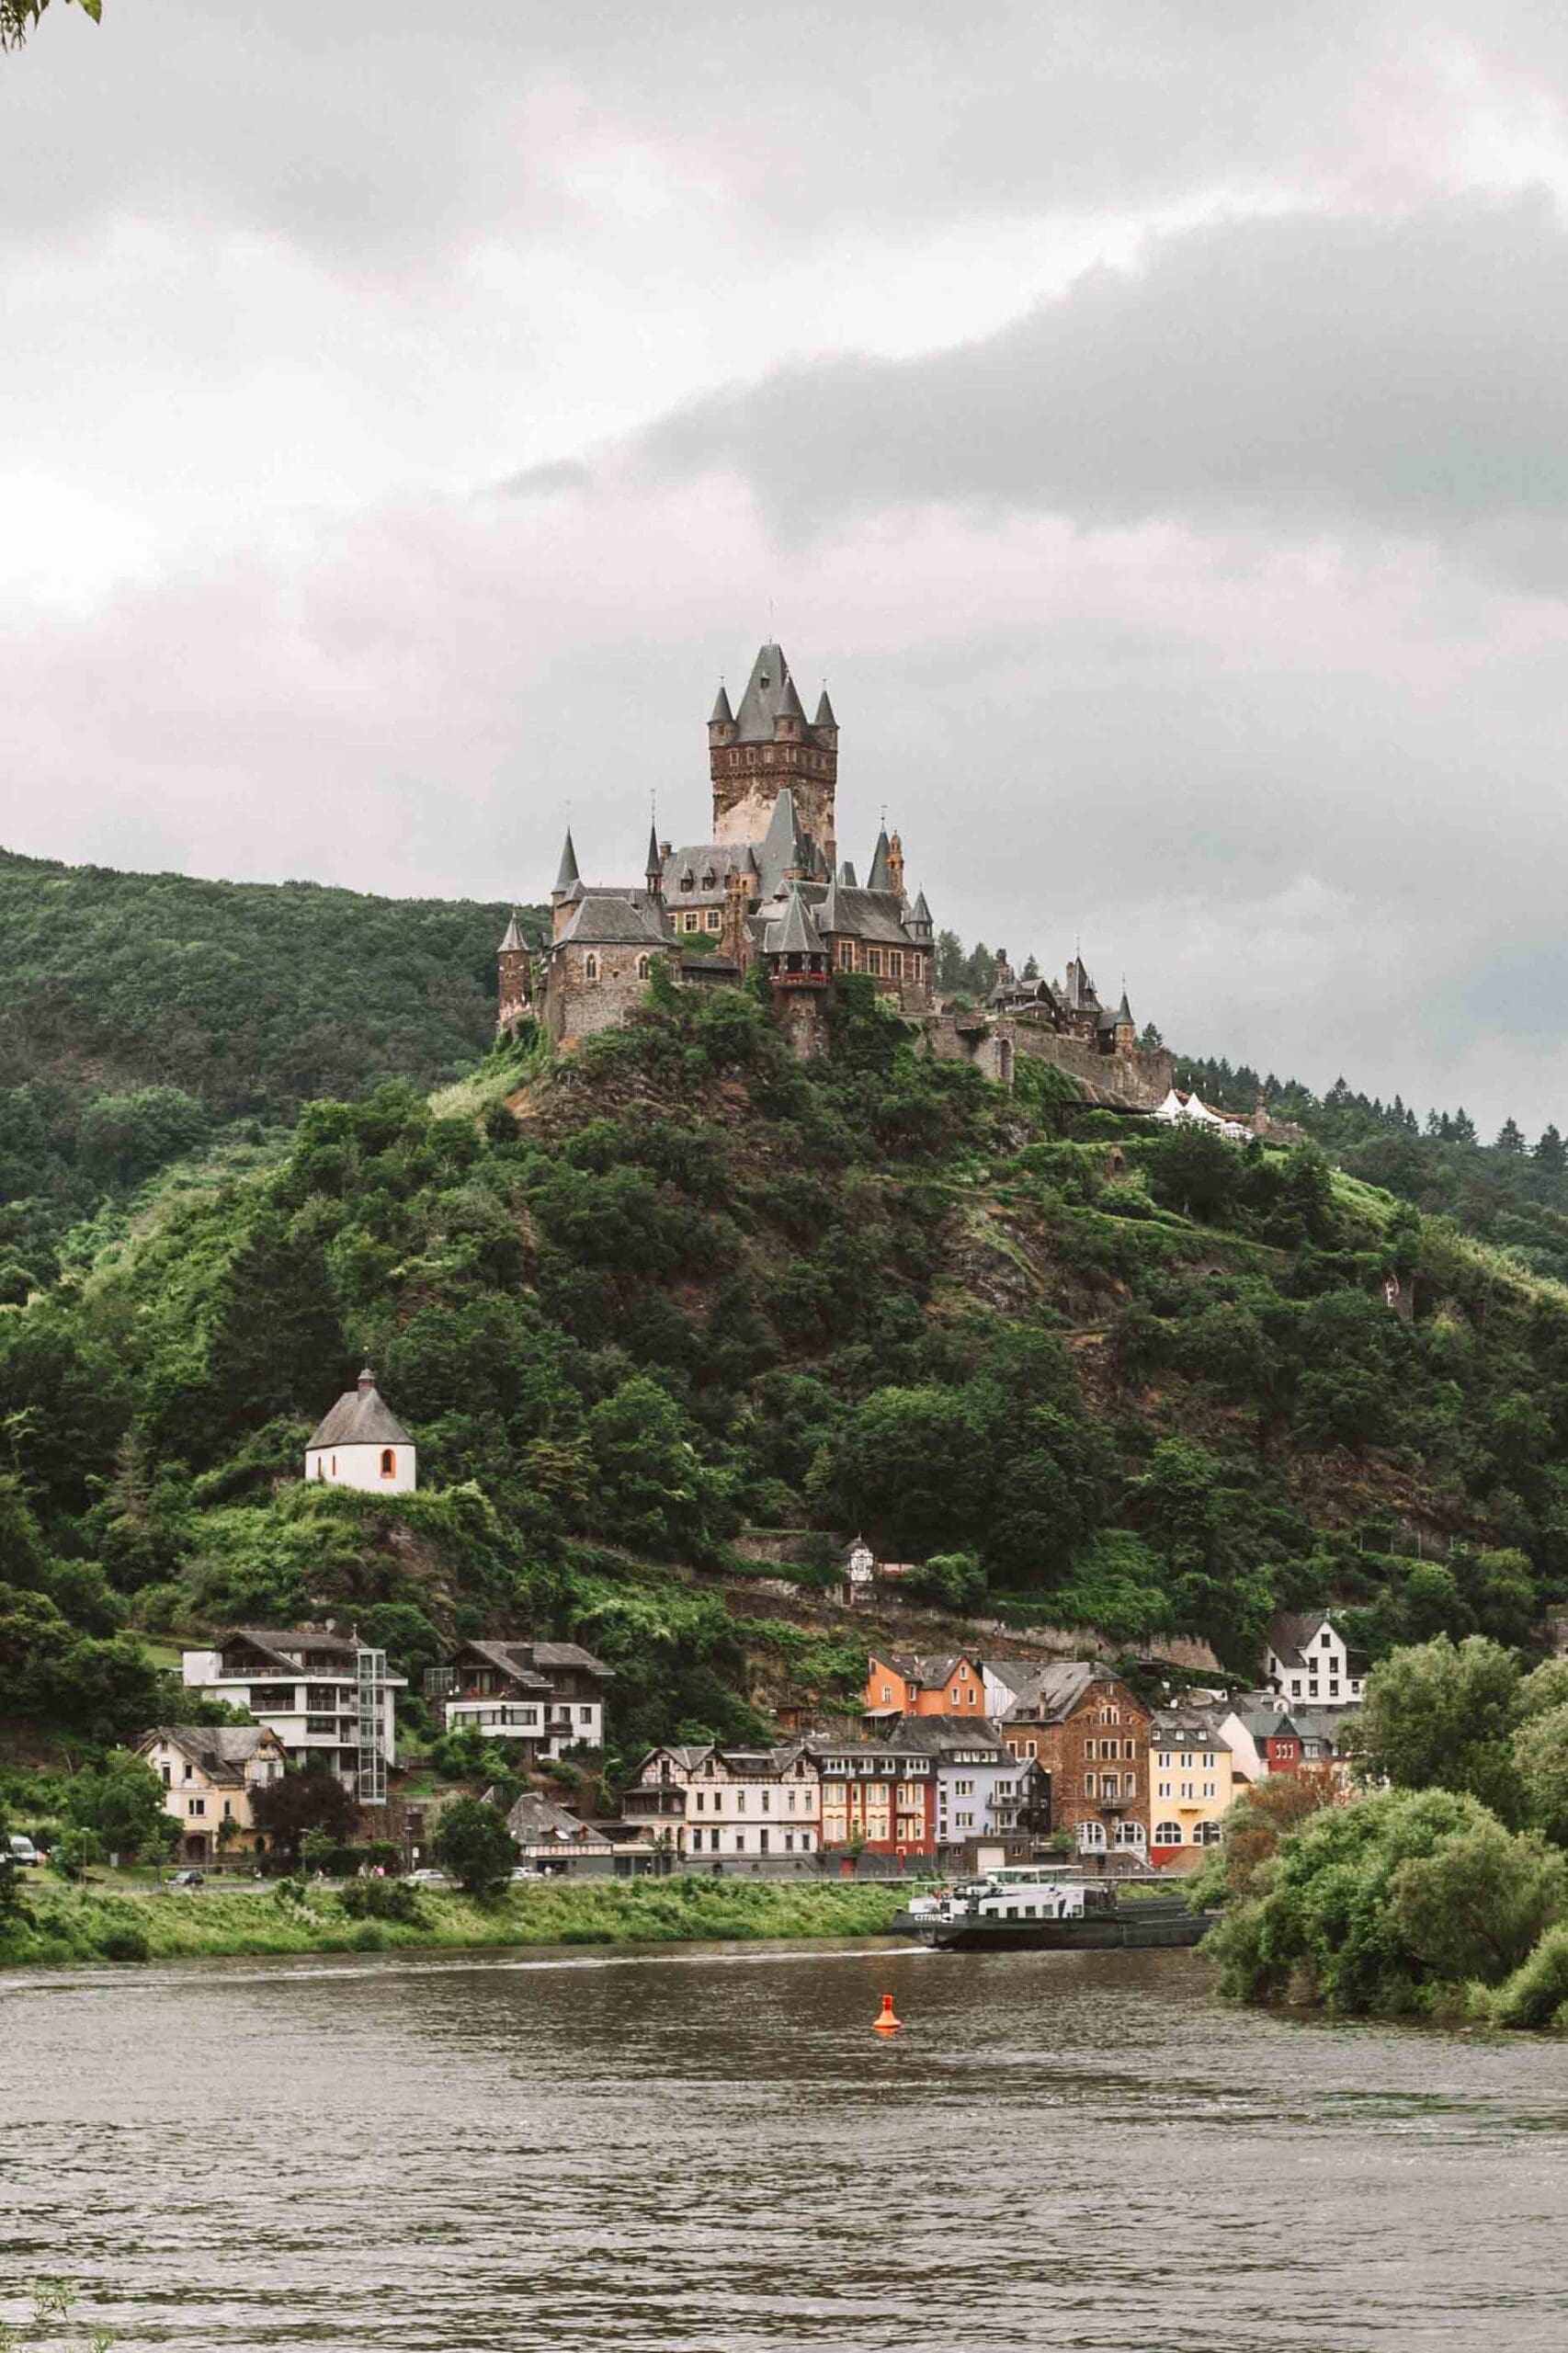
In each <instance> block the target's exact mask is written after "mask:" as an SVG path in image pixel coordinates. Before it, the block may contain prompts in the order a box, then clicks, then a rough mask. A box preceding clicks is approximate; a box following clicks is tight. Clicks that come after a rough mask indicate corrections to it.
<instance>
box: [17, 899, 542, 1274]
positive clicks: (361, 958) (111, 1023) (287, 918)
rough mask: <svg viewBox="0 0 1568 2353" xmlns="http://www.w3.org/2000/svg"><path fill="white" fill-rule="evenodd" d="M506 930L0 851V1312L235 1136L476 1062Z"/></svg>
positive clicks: (462, 904)
mask: <svg viewBox="0 0 1568 2353" xmlns="http://www.w3.org/2000/svg"><path fill="white" fill-rule="evenodd" d="M508 912H509V910H508V909H506V908H505V907H502V906H499V905H485V904H476V903H475V902H472V901H465V900H440V899H413V900H398V899H377V898H370V897H367V896H365V895H364V894H363V893H361V892H354V891H335V890H326V889H324V888H323V887H322V886H320V885H319V884H316V883H312V882H284V883H277V884H272V883H243V882H204V881H193V880H192V879H191V878H189V877H188V876H186V875H179V874H119V873H115V872H113V871H111V870H109V869H108V868H105V867H93V866H89V867H67V866H61V865H57V864H54V863H52V862H51V861H49V860H47V859H40V858H19V857H17V856H14V855H12V854H10V853H8V852H0V1298H4V1297H7V1296H8V1297H12V1298H16V1297H18V1296H23V1295H25V1289H26V1280H27V1279H28V1277H29V1276H30V1277H33V1278H36V1277H38V1276H40V1275H46V1274H47V1273H48V1272H50V1271H51V1266H52V1257H51V1253H52V1250H53V1246H54V1245H55V1243H56V1241H57V1240H58V1237H59V1235H60V1234H61V1233H62V1231H63V1230H64V1229H65V1227H66V1226H68V1225H69V1224H70V1223H72V1222H74V1220H75V1219H77V1218H79V1217H82V1216H85V1215H86V1214H88V1213H89V1212H90V1211H92V1210H93V1209H95V1208H96V1207H97V1204H98V1203H99V1201H100V1200H101V1199H104V1198H105V1197H106V1195H108V1196H112V1195H115V1194H123V1193H124V1192H125V1191H127V1190H128V1189H129V1188H132V1187H134V1186H135V1185H137V1184H139V1183H140V1182H142V1179H144V1178H145V1177H147V1176H151V1175H152V1174H153V1172H154V1171H155V1170H156V1169H158V1168H161V1167H163V1166H165V1165H167V1163H168V1162H169V1161H171V1160H172V1159H174V1158H176V1156H178V1155H179V1154H183V1153H187V1152H189V1151H190V1150H191V1149H193V1148H194V1147H197V1146H200V1145H205V1144H207V1143H209V1142H210V1141H211V1140H212V1139H213V1138H214V1137H215V1136H216V1135H217V1134H218V1133H219V1132H220V1131H222V1130H224V1129H225V1128H232V1127H233V1123H234V1122H235V1121H243V1122H244V1123H246V1126H247V1128H248V1129H249V1130H250V1131H251V1132H252V1133H253V1135H254V1133H256V1132H258V1131H259V1130H260V1129H262V1128H266V1127H269V1126H273V1125H276V1124H278V1123H279V1122H282V1123H287V1122H290V1121H291V1120H293V1118H294V1116H295V1114H296V1113H297V1112H298V1110H299V1108H300V1106H301V1104H302V1103H305V1102H308V1101H310V1100H312V1098H313V1097H318V1096H322V1095H343V1096H355V1095H358V1094H361V1093H363V1092H364V1091H365V1090H366V1088H368V1087H369V1086H374V1085H375V1084H376V1083H377V1082H378V1081H379V1080H381V1079H383V1078H387V1077H392V1076H397V1077H403V1078H410V1079H413V1080H415V1082H417V1083H419V1084H422V1085H426V1086H429V1085H433V1084H435V1083H437V1082H438V1081H439V1080H441V1079H443V1078H448V1077H450V1076H452V1075H453V1074H455V1073H456V1072H457V1071H458V1070H459V1069H460V1068H462V1067H463V1066H464V1065H466V1064H467V1063H471V1062H472V1060H473V1058H474V1056H475V1055H476V1054H478V1053H481V1052H483V1050H484V1048H485V1046H486V1045H487V1044H488V1042H489V1039H490V1035H491V1031H492V1029H493V1028H494V979H495V943H496V941H497V939H498V938H500V935H501V929H502V927H503V926H504V925H505V922H506V915H507V914H508Z"/></svg>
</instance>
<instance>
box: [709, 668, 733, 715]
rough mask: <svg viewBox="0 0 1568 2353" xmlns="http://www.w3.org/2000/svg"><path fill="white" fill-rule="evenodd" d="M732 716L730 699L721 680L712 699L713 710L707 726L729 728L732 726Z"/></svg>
mask: <svg viewBox="0 0 1568 2353" xmlns="http://www.w3.org/2000/svg"><path fill="white" fill-rule="evenodd" d="M734 716H735V714H734V712H733V710H731V709H730V698H729V696H728V694H727V693H726V692H725V690H724V685H723V681H722V679H721V681H720V684H719V691H718V693H717V695H715V697H714V698H713V709H712V711H711V713H710V716H709V721H708V724H709V726H710V727H729V726H731V725H733V722H734Z"/></svg>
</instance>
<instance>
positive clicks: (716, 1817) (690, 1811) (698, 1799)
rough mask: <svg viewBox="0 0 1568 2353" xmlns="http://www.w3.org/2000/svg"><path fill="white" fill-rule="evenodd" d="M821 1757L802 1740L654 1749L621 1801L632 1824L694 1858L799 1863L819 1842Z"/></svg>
mask: <svg viewBox="0 0 1568 2353" xmlns="http://www.w3.org/2000/svg"><path fill="white" fill-rule="evenodd" d="M819 1784H820V1776H819V1773H818V1769H817V1760H816V1757H815V1756H813V1755H812V1751H811V1749H809V1748H808V1747H807V1746H806V1745H804V1743H803V1742H799V1741H794V1742H790V1743H789V1744H787V1745H784V1746H782V1747H778V1748H730V1747H721V1746H720V1745H717V1744H716V1743H713V1742H703V1743H700V1744H694V1745H666V1746H664V1747H660V1748H653V1749H650V1750H649V1752H648V1754H647V1756H644V1757H643V1759H642V1763H641V1764H640V1765H639V1766H638V1768H637V1770H636V1773H635V1775H634V1777H633V1779H632V1780H631V1784H630V1785H629V1787H628V1788H627V1790H626V1792H625V1794H624V1796H623V1797H622V1799H621V1811H622V1813H624V1815H625V1817H626V1820H627V1822H628V1824H630V1825H631V1827H632V1828H633V1829H634V1830H639V1831H641V1830H645V1831H647V1832H648V1833H649V1835H650V1836H651V1837H652V1839H653V1843H654V1845H655V1846H657V1847H662V1848H664V1849H665V1851H669V1852H673V1853H675V1854H676V1855H682V1856H686V1857H688V1858H689V1859H691V1860H692V1861H693V1862H696V1861H698V1860H699V1859H700V1860H701V1861H702V1862H704V1863H722V1864H724V1865H725V1866H726V1867H728V1866H729V1865H731V1864H747V1863H752V1862H761V1861H762V1860H764V1859H767V1860H768V1861H770V1862H771V1861H777V1860H778V1859H781V1858H784V1857H788V1858H790V1859H791V1860H793V1861H799V1860H800V1859H801V1857H803V1856H807V1855H811V1856H814V1855H816V1854H817V1853H818V1852H819V1851H820V1849H821V1846H822V1826H821V1802H820V1794H819Z"/></svg>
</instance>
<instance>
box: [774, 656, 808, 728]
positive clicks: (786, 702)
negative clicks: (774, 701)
mask: <svg viewBox="0 0 1568 2353" xmlns="http://www.w3.org/2000/svg"><path fill="white" fill-rule="evenodd" d="M778 709H779V710H780V712H781V713H782V714H783V716H784V717H785V718H786V719H798V720H799V721H800V722H801V726H802V727H803V726H804V725H805V723H806V710H805V705H804V704H803V703H802V702H801V698H800V696H799V695H798V694H797V693H796V692H795V681H794V679H793V678H792V677H791V676H790V673H789V671H788V670H786V671H785V673H784V691H783V693H782V694H781V695H780V696H779V698H778Z"/></svg>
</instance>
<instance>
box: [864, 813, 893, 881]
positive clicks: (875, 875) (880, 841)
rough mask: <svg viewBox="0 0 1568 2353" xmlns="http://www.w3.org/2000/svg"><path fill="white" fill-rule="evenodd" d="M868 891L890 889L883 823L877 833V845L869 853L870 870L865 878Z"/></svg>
mask: <svg viewBox="0 0 1568 2353" xmlns="http://www.w3.org/2000/svg"><path fill="white" fill-rule="evenodd" d="M866 888H867V890H868V891H891V890H892V873H891V871H890V869H889V844H888V829H887V827H886V826H885V825H884V826H883V827H882V829H881V833H880V834H879V835H877V847H876V848H875V849H874V850H873V851H872V853H871V871H870V873H869V875H868V876H867V878H866Z"/></svg>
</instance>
